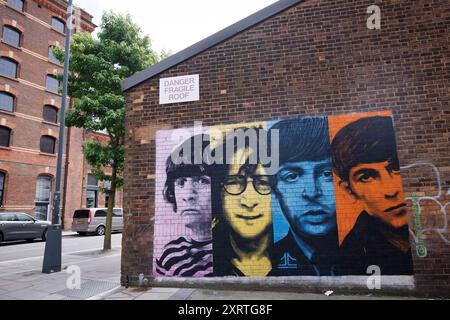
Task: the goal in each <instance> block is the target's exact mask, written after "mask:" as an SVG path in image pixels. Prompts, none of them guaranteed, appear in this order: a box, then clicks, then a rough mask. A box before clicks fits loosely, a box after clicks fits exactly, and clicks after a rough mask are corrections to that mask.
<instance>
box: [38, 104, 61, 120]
mask: <svg viewBox="0 0 450 320" xmlns="http://www.w3.org/2000/svg"><path fill="white" fill-rule="evenodd" d="M42 117H43V118H44V121H47V122H51V123H57V122H58V109H57V108H55V107H54V106H50V105H45V106H44V112H43V116H42Z"/></svg>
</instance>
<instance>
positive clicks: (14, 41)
mask: <svg viewBox="0 0 450 320" xmlns="http://www.w3.org/2000/svg"><path fill="white" fill-rule="evenodd" d="M20 36H21V33H20V31H19V30H17V29H16V28H13V27H11V26H3V41H4V42H6V43H7V44H10V45H13V46H15V47H20Z"/></svg>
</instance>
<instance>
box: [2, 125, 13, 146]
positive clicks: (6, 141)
mask: <svg viewBox="0 0 450 320" xmlns="http://www.w3.org/2000/svg"><path fill="white" fill-rule="evenodd" d="M10 143H11V129H10V128H8V127H4V126H0V146H1V147H9V146H10Z"/></svg>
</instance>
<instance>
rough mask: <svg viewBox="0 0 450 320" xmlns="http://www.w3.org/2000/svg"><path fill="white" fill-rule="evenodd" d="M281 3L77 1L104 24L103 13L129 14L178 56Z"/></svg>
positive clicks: (259, 0)
mask: <svg viewBox="0 0 450 320" xmlns="http://www.w3.org/2000/svg"><path fill="white" fill-rule="evenodd" d="M274 2H277V0H227V1H222V0H191V1H187V0H125V1H124V0H74V4H75V5H77V6H79V7H81V8H83V9H85V10H86V11H88V12H89V13H90V14H92V15H93V16H94V23H95V24H97V25H100V21H101V16H102V12H103V11H109V10H113V11H115V12H120V13H129V14H131V16H132V19H133V21H134V22H135V23H137V24H138V25H139V26H141V28H142V31H143V34H146V35H149V36H150V39H151V41H152V48H153V49H154V50H156V51H157V52H160V51H161V50H163V49H164V50H166V51H172V53H177V52H178V51H180V50H183V49H185V48H187V47H189V46H190V45H192V44H194V43H196V42H198V41H200V40H202V39H204V38H206V37H208V36H210V35H212V34H213V33H215V32H217V31H220V30H222V29H223V28H226V27H228V26H229V25H231V24H233V23H235V22H237V21H239V20H241V19H243V18H245V17H247V16H249V15H251V14H252V13H255V12H257V11H258V10H260V9H263V8H265V7H266V6H269V5H270V4H272V3H274Z"/></svg>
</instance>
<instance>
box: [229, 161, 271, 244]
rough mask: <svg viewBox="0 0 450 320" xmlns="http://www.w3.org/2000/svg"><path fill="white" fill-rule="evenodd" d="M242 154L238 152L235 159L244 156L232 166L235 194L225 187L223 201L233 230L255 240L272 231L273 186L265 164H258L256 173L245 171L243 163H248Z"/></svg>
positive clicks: (231, 188)
mask: <svg viewBox="0 0 450 320" xmlns="http://www.w3.org/2000/svg"><path fill="white" fill-rule="evenodd" d="M247 155H248V154H247ZM242 156H243V155H241V156H239V155H236V156H235V160H236V159H237V158H240V159H241V160H240V161H238V162H237V161H233V163H235V164H232V165H231V166H230V170H229V172H228V177H227V179H228V180H227V182H228V183H229V188H228V190H229V191H231V192H232V193H233V194H230V193H229V192H227V191H226V190H225V188H223V189H222V200H223V201H222V203H223V212H224V215H225V219H226V221H227V222H228V224H229V225H230V227H231V228H232V229H233V231H234V232H235V233H236V234H238V235H239V236H240V237H242V238H244V239H249V240H251V239H255V238H258V237H260V236H262V235H263V234H264V233H266V232H268V230H269V229H268V228H269V226H270V225H271V223H272V207H271V197H270V186H268V179H266V178H267V176H265V174H266V172H265V169H264V167H263V166H261V165H258V166H257V167H256V170H255V172H254V173H253V175H252V176H249V175H247V174H245V173H243V172H242V170H241V169H242V163H245V160H244V161H242V160H243V159H242V158H241V157H242ZM244 157H245V156H244ZM266 182H267V184H266ZM239 183H240V184H241V189H240V190H239V186H238V184H239ZM255 186H256V187H257V188H256V189H255ZM242 187H245V190H244V188H242ZM257 189H258V191H259V192H258V191H257ZM242 190H243V191H242ZM241 191H242V193H240V192H241ZM267 191H268V192H267ZM238 193H240V194H238Z"/></svg>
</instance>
